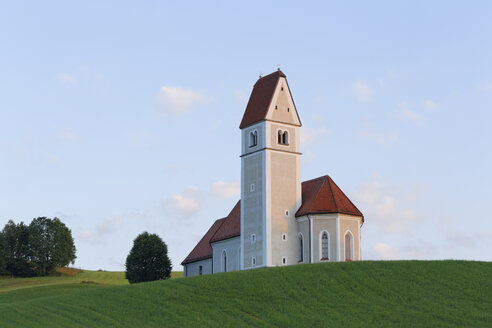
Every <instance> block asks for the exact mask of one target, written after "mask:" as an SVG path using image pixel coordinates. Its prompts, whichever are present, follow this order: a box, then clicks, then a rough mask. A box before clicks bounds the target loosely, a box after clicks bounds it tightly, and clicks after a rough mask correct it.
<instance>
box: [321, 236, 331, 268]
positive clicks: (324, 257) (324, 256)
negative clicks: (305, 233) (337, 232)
mask: <svg viewBox="0 0 492 328" xmlns="http://www.w3.org/2000/svg"><path fill="white" fill-rule="evenodd" d="M320 246H321V247H320V248H321V252H320V253H321V261H328V260H329V259H330V236H329V235H328V232H326V231H323V232H322V233H321V245H320Z"/></svg>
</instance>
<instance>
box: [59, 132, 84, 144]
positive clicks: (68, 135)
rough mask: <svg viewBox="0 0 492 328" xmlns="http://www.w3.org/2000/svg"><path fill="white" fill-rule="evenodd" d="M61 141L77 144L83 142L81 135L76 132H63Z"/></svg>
mask: <svg viewBox="0 0 492 328" xmlns="http://www.w3.org/2000/svg"><path fill="white" fill-rule="evenodd" d="M60 139H62V140H64V141H69V142H77V141H80V140H82V138H81V137H80V135H78V134H77V133H74V132H63V133H61V134H60Z"/></svg>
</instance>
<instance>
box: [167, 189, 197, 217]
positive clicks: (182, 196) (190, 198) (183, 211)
mask: <svg viewBox="0 0 492 328" xmlns="http://www.w3.org/2000/svg"><path fill="white" fill-rule="evenodd" d="M201 207H202V196H201V193H200V191H199V190H198V188H197V187H189V188H187V189H186V190H185V191H184V192H182V193H175V194H174V195H172V196H171V197H170V198H167V199H165V200H164V209H165V211H166V212H168V213H169V214H171V215H174V216H180V217H190V216H192V215H193V214H195V213H196V212H198V211H199V210H200V209H201Z"/></svg>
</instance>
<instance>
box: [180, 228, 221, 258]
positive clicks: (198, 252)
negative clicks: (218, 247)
mask: <svg viewBox="0 0 492 328" xmlns="http://www.w3.org/2000/svg"><path fill="white" fill-rule="evenodd" d="M225 219H226V218H222V219H218V220H217V221H215V222H214V224H213V225H212V226H211V227H210V229H208V231H207V233H206V234H205V236H203V238H202V239H201V240H200V241H199V242H198V244H197V245H196V246H195V248H193V250H192V251H191V252H190V254H189V255H188V256H187V257H186V258H185V259H184V260H183V262H181V265H184V264H187V263H191V262H196V261H200V260H205V259H208V258H211V257H212V246H210V239H211V238H212V237H213V235H214V234H215V233H216V232H217V230H219V228H220V226H221V225H222V223H223V222H224V221H225Z"/></svg>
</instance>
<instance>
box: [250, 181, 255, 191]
mask: <svg viewBox="0 0 492 328" xmlns="http://www.w3.org/2000/svg"><path fill="white" fill-rule="evenodd" d="M250 190H251V192H253V191H255V184H254V183H252V184H251V189H250Z"/></svg>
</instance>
